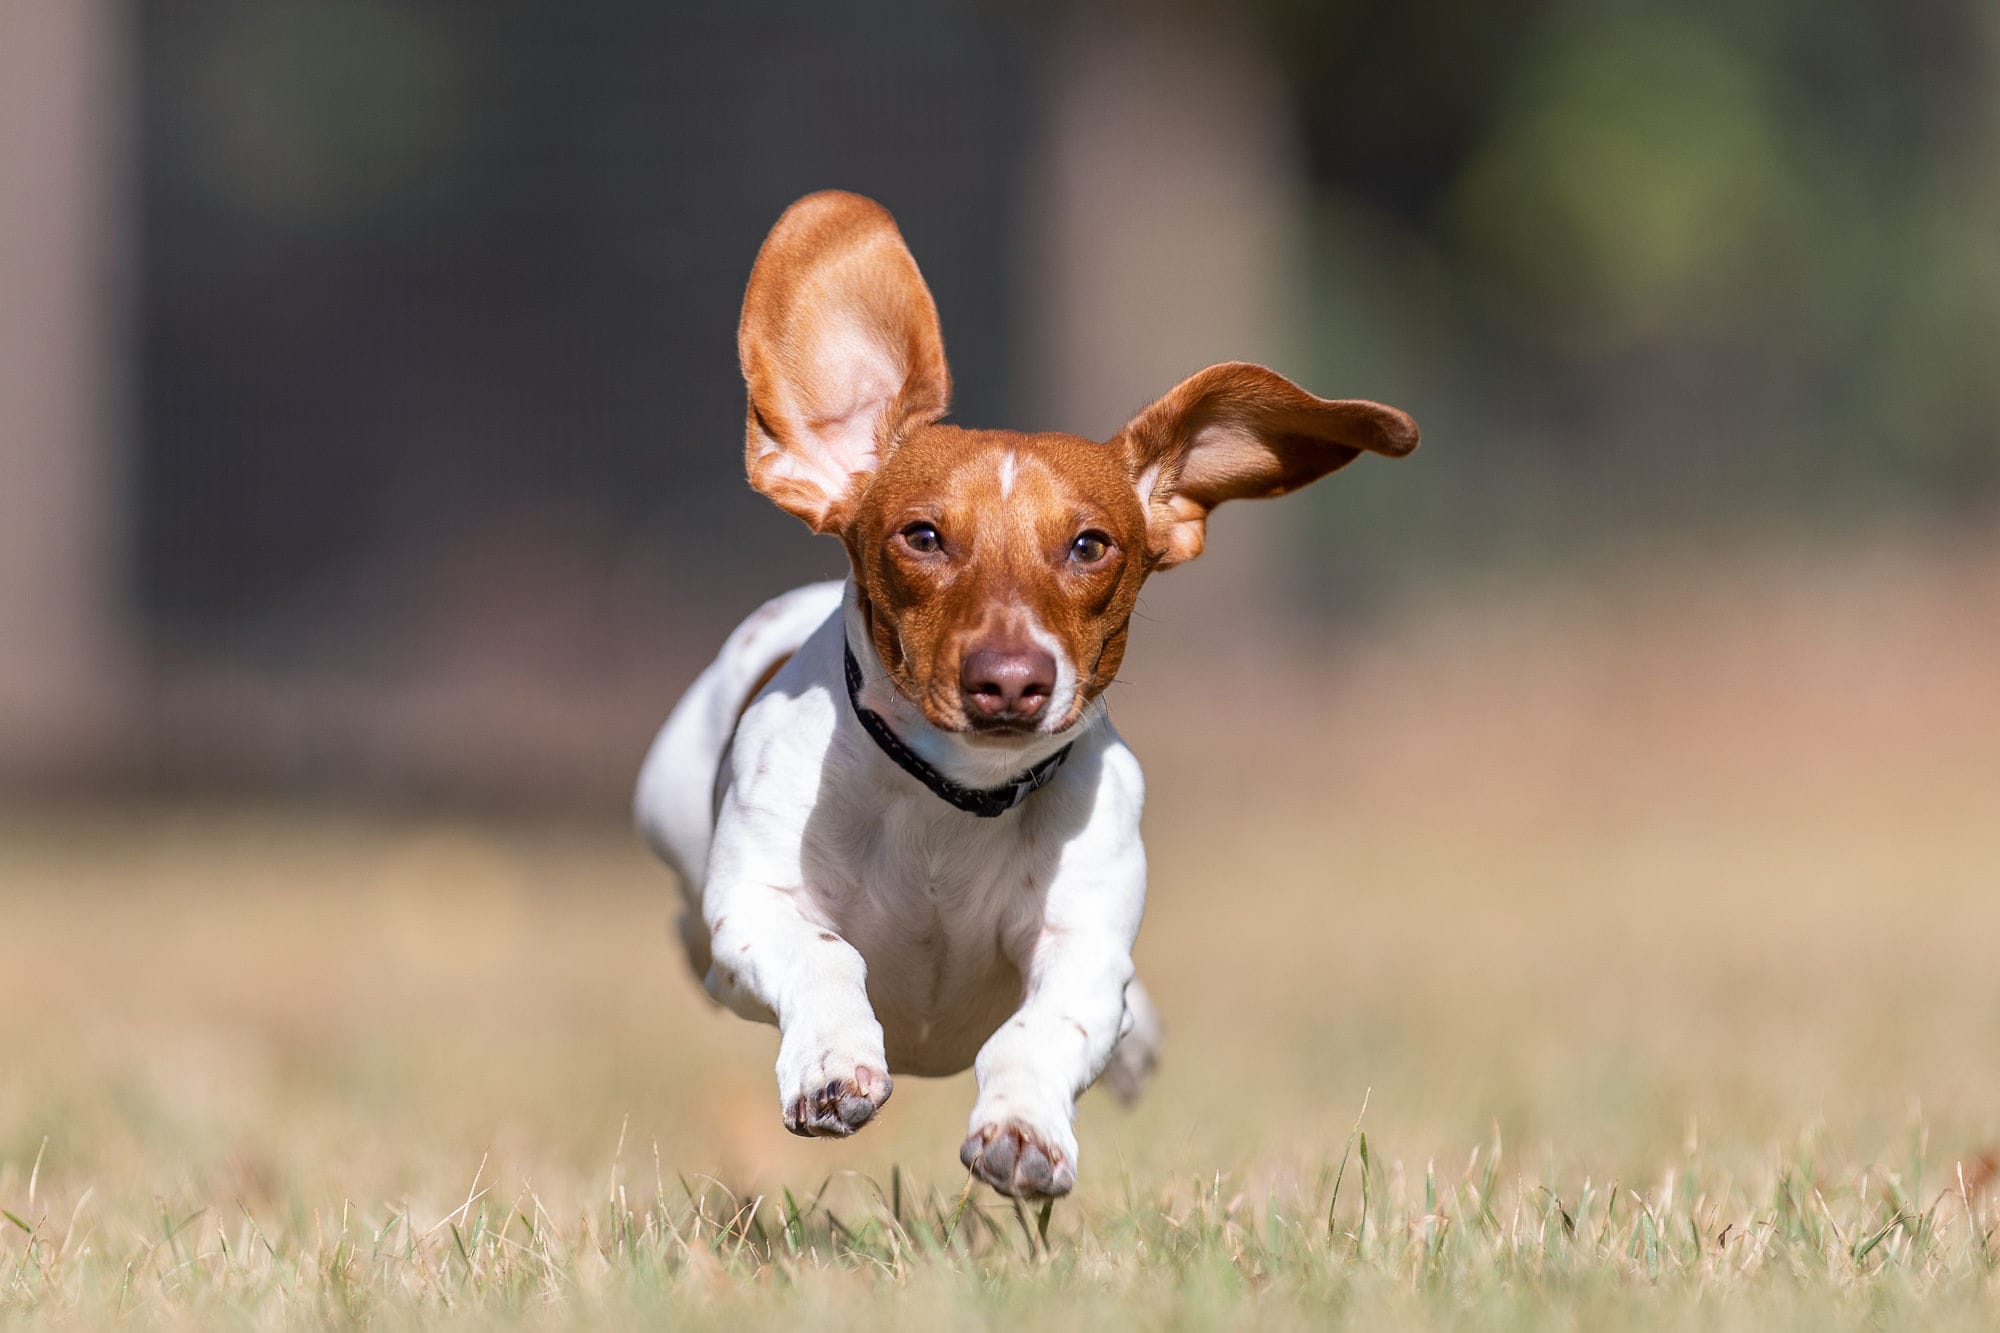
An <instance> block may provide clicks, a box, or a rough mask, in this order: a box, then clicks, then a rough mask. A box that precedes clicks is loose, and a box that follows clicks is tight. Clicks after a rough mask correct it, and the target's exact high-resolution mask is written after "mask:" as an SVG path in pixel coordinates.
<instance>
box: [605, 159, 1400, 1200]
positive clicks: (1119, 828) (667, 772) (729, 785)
mask: <svg viewBox="0 0 2000 1333" xmlns="http://www.w3.org/2000/svg"><path fill="white" fill-rule="evenodd" d="M738 351H739V354H740V357H741V361H742V368H743V378H744V381H745V384H746V386H747V388H748V391H749V410H748V413H747V421H746V425H745V435H746V449H745V462H746V465H747V468H748V472H749V480H750V484H751V485H752V486H753V487H754V488H755V489H756V490H758V491H759V492H761V493H762V494H763V495H764V496H766V497H767V498H768V499H770V500H771V501H772V502H773V503H775V504H776V505H777V506H778V507H779V508H781V509H784V510H786V511H787V512H789V513H791V514H794V515H796V516H797V517H799V518H801V519H803V520H804V521H805V523H806V525H807V526H808V527H810V528H811V529H812V530H813V531H814V532H817V533H825V534H829V535H832V536H835V537H838V538H839V539H840V541H841V542H842V544H843V545H845V547H846V548H847V556H848V561H849V564H850V566H851V572H850V574H849V576H848V578H847V579H846V580H845V582H842V583H824V584H819V585H815V586H812V587H806V588H800V589H797V590H796V591H793V592H789V593H786V594H784V595H783V596H781V597H778V598H776V599H775V600H773V601H771V602H769V603H767V604H765V605H764V606H763V607H762V608H761V609H759V610H758V611H757V612H756V613H755V614H753V615H752V616H751V617H750V618H749V619H748V620H746V621H744V622H743V623H742V625H741V626H739V627H738V628H737V629H736V630H735V631H734V633H732V634H731V635H730V636H729V638H728V640H727V642H725V644H724V645H723V648H722V651H721V654H720V656H718V657H717V658H716V659H715V661H714V662H713V663H712V664H711V665H710V666H709V667H708V668H707V669H706V670H704V671H703V672H702V673H701V675H700V676H699V677H698V678H697V679H696V680H695V682H694V684H693V685H692V686H690V687H689V689H688V691H687V694H686V695H685V696H684V697H683V698H682V699H681V701H680V703H679V704H678V705H677V706H676V707H675V708H674V710H673V712H672V714H671V716H670V717H669V718H668V719H667V722H666V724H665V726H664V727H663V728H662V729H661V730H660V733H659V735H658V738H657V739H656V740H655V741H654V743H653V745H652V748H651V750H650V751H649V753H648V755H647V757H646V760H645V763H644V766H643V768H642V770H641V772H640V777H639V783H638V791H637V794H636V797H635V812H636V816H637V820H638V823H639V826H640V829H641V831H642V832H643V834H644V836H645V838H646V840H647V842H648V843H649V844H650V846H651V847H652V848H653V849H654V851H655V852H657V854H658V855H659V856H660V857H661V858H662V859H663V860H665V861H666V863H667V864H668V865H669V866H670V867H671V868H672V869H673V870H674V871H675V872H676V874H677V875H678V876H679V879H680V883H681V887H682V891H683V894H684V896H685V899H686V911H685V912H684V914H683V915H682V917H681V922H680V934H681V938H682V942H683V943H684V945H685V946H686V949H687V955H688V961H689V963H690V964H691V965H692V966H693V968H694V971H695V974H696V975H697V976H698V977H700V978H702V984H703V985H704V987H705V988H706V990H707V991H708V993H709V994H710V995H711V996H713V997H714V998H715V999H716V1000H718V1001H719V1002H721V1003H722V1004H723V1005H725V1006H727V1007H728V1008H729V1009H731V1010H734V1011H735V1012H736V1013H738V1014H741V1015H742V1016H744V1017H746V1018H750V1019H754V1020H757V1021H759V1022H765V1023H775V1024H776V1025H777V1027H778V1030H779V1041H778V1065H777V1076H778V1104H779V1109H780V1114H781V1116H782V1118H783V1121H784V1124H785V1126H786V1128H788V1129H790V1130H791V1131H792V1132H793V1133H795V1134H803V1135H814V1136H827V1137H836V1138H837V1137H843V1136H846V1135H849V1134H852V1133H854V1132H855V1131H856V1130H858V1129H860V1128H861V1127H862V1126H864V1125H866V1124H867V1123H868V1122H869V1121H870V1120H871V1119H873V1118H874V1117H875V1116H876V1115H877V1114H878V1113H879V1112H880V1111H881V1109H882V1106H883V1103H884V1102H886V1101H888V1099H889V1094H890V1091H891V1089H892V1088H893V1086H894V1084H893V1081H892V1078H891V1073H892V1071H893V1072H894V1073H896V1074H920V1075H947V1074H954V1073H957V1072H959V1071H961V1070H963V1069H965V1068H966V1067H967V1066H968V1065H970V1066H971V1067H972V1068H973V1069H974V1070H975V1072H976V1074H977V1077H978V1084H979V1091H978V1095H977V1098H976V1100H975V1102H974V1105H973V1108H972V1116H971V1120H970V1122H969V1124H968V1126H967V1137H966V1139H965V1141H964V1143H963V1145H962V1147H961V1149H960V1153H959V1157H960V1160H961V1161H962V1162H963V1163H964V1164H965V1165H966V1166H967V1167H968V1168H969V1169H970V1170H971V1171H973V1172H974V1173H976V1174H977V1175H978V1176H979V1177H981V1178H982V1179H984V1180H985V1181H986V1182H987V1183H988V1184H990V1185H992V1186H993V1187H994V1188H995V1189H997V1190H999V1191H1001V1192H1002V1193H1004V1194H1009V1195H1012V1196H1014V1197H1016V1198H1023V1199H1045V1198H1052V1197H1055V1196H1058V1195H1062V1194H1066V1193H1067V1192H1069V1190H1070V1189H1071V1188H1072V1187H1073V1186H1074V1184H1075V1182H1076V1166H1077V1141H1076V1135H1075V1132H1074V1129H1073V1123H1074V1120H1075V1114H1076V1099H1077V1097H1078V1096H1079V1095H1080V1094H1081V1093H1082V1092H1083V1091H1084V1090H1085V1089H1086V1088H1088V1087H1090V1086H1091V1085H1092V1084H1093V1083H1094V1082H1096V1081H1097V1080H1098V1079H1099V1078H1100V1077H1101V1076H1102V1077H1105V1078H1106V1080H1107V1082H1109V1083H1110V1084H1111V1086H1112V1087H1113V1088H1114V1089H1116V1090H1117V1091H1119V1092H1120V1093H1121V1094H1123V1095H1125V1096H1127V1097H1129V1096H1131V1095H1133V1094H1136V1092H1137V1090H1138V1087H1139V1085H1140V1083H1141V1082H1143V1081H1144V1078H1145V1077H1146V1075H1147V1073H1148V1072H1149V1071H1150V1069H1151V1067H1152V1065H1153V1062H1154V1059H1155V1057H1156V1053H1157V1049H1158V1044H1159V1036H1160V1031H1159V1024H1158V1020H1157V1018H1156V1017H1155V1015H1154V1011H1153V1008H1152V1005H1151V1003H1150V1002H1149V1000H1148V998H1147V996H1146V993H1145V990H1144V988H1143V987H1142V986H1141V985H1140V984H1139V982H1138V980H1137V979H1136V978H1135V977H1134V975H1133V965H1132V945H1133V941H1134V939H1135V938H1136V936H1137V934H1138V930H1139V918H1140V914H1141V911H1142V909H1143V907H1144V905H1145V898H1146V854H1145V848H1144V846H1143V845H1142V844H1141V842H1140V836H1139V814H1140V807H1141V804H1142V802H1143V800H1144V794H1145V788H1144V782H1143V779H1142V777H1141V775H1140V770H1139V763H1138V760H1136V759H1135V758H1134V757H1133V755H1132V752H1131V751H1130V750H1129V749H1127V748H1126V746H1125V743H1124V741H1123V740H1121V739H1120V738H1119V735H1118V732H1117V730H1116V729H1115V728H1113V727H1112V725H1111V720H1110V718H1109V716H1108V715H1107V713H1106V708H1105V701H1104V692H1105V689H1106V687H1107V686H1109V685H1110V683H1111V682H1112V680H1113V679H1114V678H1115V677H1116V675H1117V673H1118V668H1119V663H1120V662H1121V661H1122V659H1123V658H1124V655H1125V645H1126V636H1127V630H1128V623H1129V621H1130V618H1131V615H1132V610H1133V606H1134V604H1135V602H1136V601H1137V598H1138V595H1139V588H1140V585H1141V584H1142V583H1144V582H1145V580H1146V577H1147V575H1149V574H1151V573H1153V572H1154V571H1155V570H1160V569H1166V568H1170V567H1171V566H1174V565H1177V564H1180V563H1182V562H1183V561H1186V560H1191V559H1193V558H1194V557H1195V556H1197V555H1199V554H1200V553H1201V549H1202V544H1203V541H1204V537H1205V524H1206V520H1207V518H1208V514H1209V511H1210V510H1212V509H1214V508H1215V506H1216V505H1218V504H1220V503H1222V502H1223V501H1225V500H1234V499H1244V498H1250V497H1261V496H1274V495H1281V494H1283V493H1285V492H1287V491H1291V490H1295V489H1297V488H1298V487H1300V486H1304V485H1306V484H1307V483H1308V482H1311V481H1315V480H1317V479H1318V478H1320V477H1322V476H1324V475H1326V474H1327V473H1329V472H1332V471H1333V470H1334V469H1336V468H1339V467H1342V466H1344V465H1346V464H1347V463H1350V462H1352V461H1353V460H1354V459H1356V458H1357V457H1359V456H1360V455H1361V454H1363V453H1373V454H1383V455H1387V456H1390V457H1400V456H1402V455H1404V454H1407V453H1409V452H1410V451H1411V450H1412V449H1414V448H1416V446H1417V427H1416V423H1415V422H1414V421H1412V420H1411V419H1410V417H1409V416H1407V415H1406V414H1404V413H1403V412H1400V411H1398V410H1396V409H1395V408H1391V407H1385V406H1383V405H1381V404H1379V403H1373V402H1366V401H1362V400H1355V399H1350V400H1338V401H1335V400H1328V399H1323V398H1317V397H1314V396H1313V395H1312V394H1309V393H1307V392H1306V391H1304V390H1303V389H1300V388H1299V387H1298V386H1296V385H1294V384H1292V383H1291V382H1290V381H1288V380H1286V379H1284V378H1282V377H1281V376H1279V375H1277V374H1276V373H1274V372H1272V371H1270V370H1266V369H1264V368H1262V367H1260V366H1254V365H1249V364H1245V363H1230V364H1224V365H1215V366H1210V367H1208V368H1207V369H1205V370H1202V371H1199V372H1198V373H1196V374H1195V375H1193V376H1192V377H1190V378H1188V379H1187V380H1185V381H1183V382H1182V383H1180V384H1178V385H1176V386H1175V387H1174V388H1173V389H1171V390H1169V391H1168V393H1167V394H1166V395H1165V396H1164V397H1162V398H1161V399H1160V400H1159V401H1157V402H1155V403H1153V404H1152V405H1151V406H1150V407H1147V408H1146V409H1145V410H1143V411H1141V412H1140V413H1139V414H1138V415H1137V416H1136V417H1134V418H1133V419H1132V420H1131V422H1130V423H1129V424H1127V425H1126V426H1125V428H1124V429H1123V430H1121V431H1119V432H1118V434H1117V435H1116V436H1114V437H1113V438H1112V439H1111V440H1110V441H1108V442H1106V443H1097V442H1094V441H1091V440H1086V439H1082V438H1080V437H1077V436H1074V435H1064V434H1056V433H1048V432H1043V433H1019V432H1014V431H1000V430H970V429H965V428H961V427H958V426H954V425H946V424H944V423H943V418H944V416H945V412H946V408H947V406H948V404H949V401H950V393H951V375H950V371H949V369H948V368H947V366H946V363H945V354H944V342H943V337H942V334H941V333H940V331H939V326H938V316H937V308H936V306H935V305H934V303H933V302H932V299H931V294H930V291H929V289H928V288H927V287H926V286H925V284H924V280H923V276H922V275H921V274H920V273H919V272H918V269H917V265H916V261H915V260H914V259H913V258H912V257H911V255H910V252H909V250H908V249H907V248H906V247H905V245H904V243H903V238H902V235H901V233H900V232H899V231H898V230H897V228H896V224H895V222H894V221H893V220H892V219H891V217H890V216H889V214H888V212H887V211H885V210H884V209H883V208H882V207H881V206H880V205H878V204H876V203H874V202H873V201H871V200H868V199H864V198H862V197H860V196H858V195H853V194H847V193H842V192H838V191H829V192H824V193H820V194H813V195H809V196H807V197H806V198H804V199H801V200H799V201H798V202H797V203H795V204H793V205H792V206H791V207H790V208H789V209H787V210H786V212H785V213H784V215H783V216H782V217H780V218H779V220H778V222H777V225H776V226H775V227H774V228H773V229H772V231H771V234H770V236H769V237H768V238H767V239H766V240H765V242H764V244H763V247H762V249H761V250H760V251H759V252H758V255H757V259H756V263H755V265H754V266H753V268H752V270H751V274H750V282H749V289H748V291H747V293H746V295H745V297H744V301H743V317H742V322H741V325H740V327H739V331H738Z"/></svg>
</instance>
